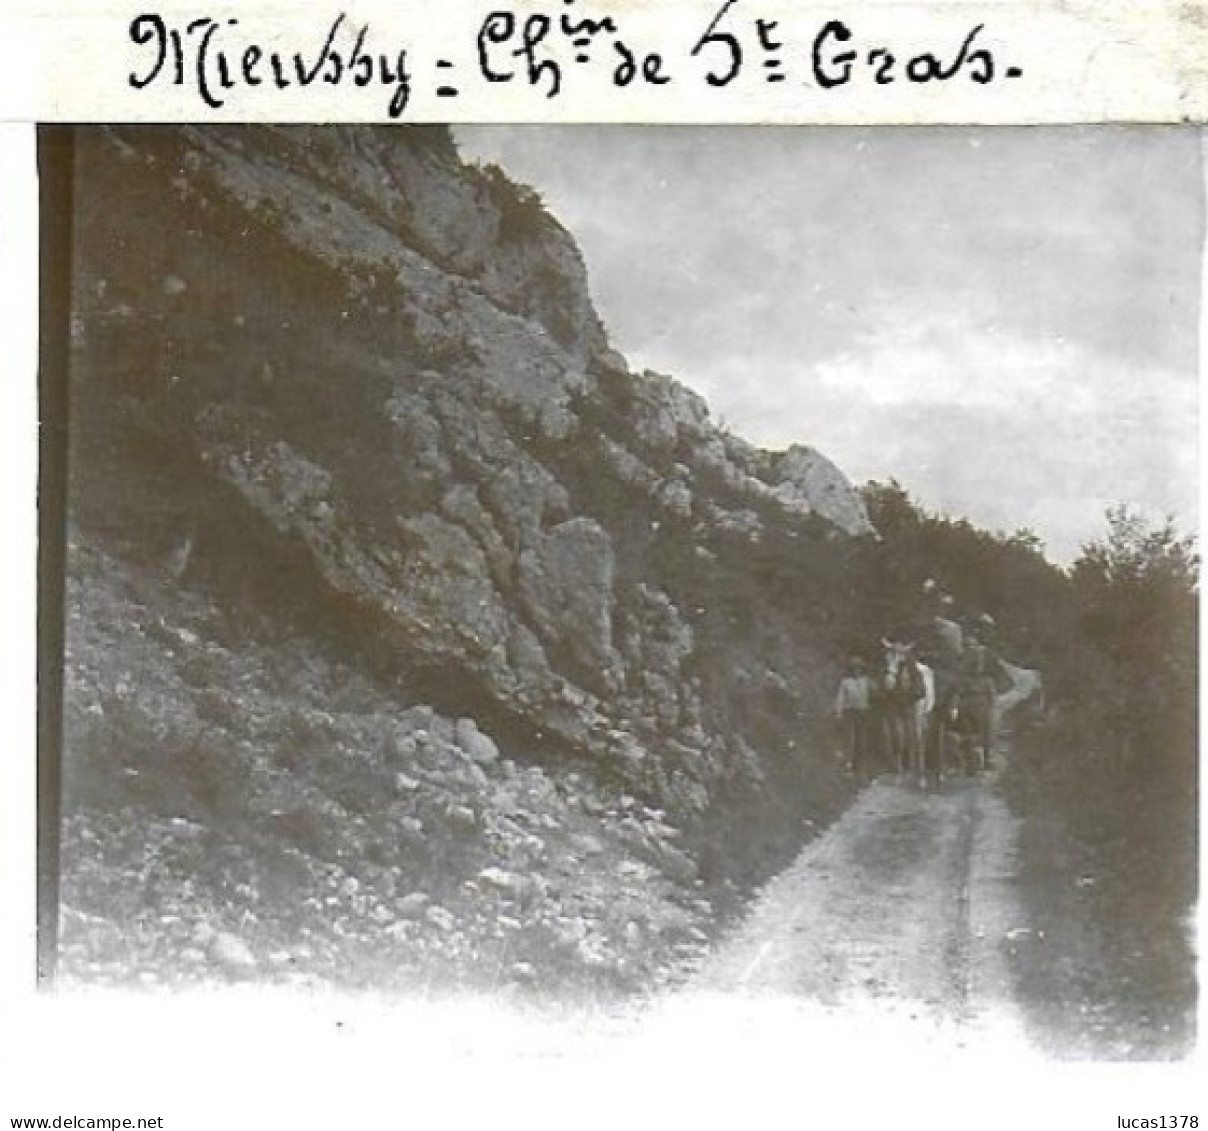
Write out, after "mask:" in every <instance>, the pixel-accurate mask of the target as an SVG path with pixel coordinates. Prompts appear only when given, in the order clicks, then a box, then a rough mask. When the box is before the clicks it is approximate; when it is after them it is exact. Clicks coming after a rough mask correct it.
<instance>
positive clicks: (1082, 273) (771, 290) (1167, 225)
mask: <svg viewBox="0 0 1208 1131" xmlns="http://www.w3.org/2000/svg"><path fill="white" fill-rule="evenodd" d="M457 136H458V140H459V144H460V146H461V149H462V152H463V154H464V155H465V156H466V157H467V158H477V159H480V160H483V161H494V162H497V163H498V164H500V165H501V166H503V168H504V169H506V170H507V171H508V172H509V173H510V174H511V175H512V176H513V178H515V179H518V180H520V181H522V182H524V183H527V184H530V185H532V186H534V187H535V188H536V189H537V190H538V191H539V192H540V193H541V195H542V197H543V198H544V199H545V201H546V203H547V205H548V206H549V208H550V209H551V211H553V212H554V214H555V215H557V216H558V218H559V219H560V220H561V221H562V222H563V223H564V224H565V225H566V226H567V227H568V228H569V229H570V230H571V232H572V233H573V234H574V235H575V237H576V239H577V240H578V242H579V245H580V247H581V248H582V250H583V254H584V257H585V259H586V261H587V266H588V271H589V275H590V282H591V289H592V294H593V296H594V298H595V301H596V305H597V307H598V309H599V311H600V313H601V315H602V317H603V319H604V322H605V324H606V326H607V327H608V330H609V333H610V336H611V338H612V341H613V344H614V345H615V346H617V347H618V348H619V349H620V350H621V351H622V352H623V353H624V354H625V355H626V356H627V357H628V358H629V360H630V362H631V364H632V365H634V366H636V367H649V368H652V369H657V370H660V371H661V372H665V373H670V374H671V375H673V376H674V377H676V378H677V379H679V380H681V381H683V382H684V383H685V384H688V385H690V386H692V387H694V388H696V389H697V390H699V391H700V392H701V393H703V394H704V395H705V396H706V397H707V398H708V400H709V402H710V404H711V406H712V410H713V414H714V417H715V418H717V419H722V420H724V421H726V422H727V423H728V424H729V425H730V426H731V427H733V428H734V429H735V430H736V431H737V432H739V433H740V434H742V435H744V436H746V437H747V438H748V439H750V440H752V441H754V442H756V443H758V444H760V445H762V446H765V447H773V448H775V447H783V446H786V445H788V444H790V443H792V442H794V441H804V442H806V443H810V444H813V445H815V446H816V447H818V448H819V449H820V450H822V451H823V452H825V453H826V454H827V455H829V456H830V457H831V458H833V459H834V460H835V461H836V462H837V463H838V464H839V465H840V466H841V467H842V468H843V469H844V470H845V471H846V472H847V474H848V475H849V476H850V477H851V478H852V479H853V480H855V481H856V482H862V481H863V480H865V479H868V478H878V479H884V478H888V477H890V476H893V477H896V478H897V479H898V480H899V481H900V482H901V483H902V484H903V485H904V486H906V487H907V488H908V489H910V491H911V492H912V494H914V495H915V496H916V497H917V498H919V499H920V500H921V501H922V502H923V503H924V504H925V505H927V506H928V507H930V508H932V509H936V510H940V511H943V512H946V513H949V514H952V515H962V516H965V517H968V518H969V519H971V520H972V521H974V522H976V523H978V524H979V525H982V526H986V527H989V528H991V529H1003V530H1008V531H1009V530H1014V529H1016V528H1018V527H1021V526H1029V527H1031V528H1033V529H1034V530H1035V531H1036V532H1037V533H1038V534H1039V535H1040V536H1041V537H1042V538H1043V539H1044V541H1045V543H1046V544H1047V546H1048V551H1049V554H1050V556H1051V557H1052V558H1054V559H1055V560H1058V561H1068V560H1070V559H1072V558H1073V557H1074V556H1075V555H1076V554H1077V552H1078V548H1079V546H1080V544H1081V543H1083V542H1085V541H1086V540H1087V539H1089V538H1092V537H1096V536H1098V535H1099V534H1101V533H1102V531H1103V510H1104V507H1105V506H1106V505H1107V504H1109V503H1113V502H1129V503H1132V504H1134V505H1136V506H1139V507H1141V508H1142V509H1144V510H1146V511H1148V512H1150V513H1152V514H1154V515H1155V516H1161V515H1164V514H1166V513H1171V512H1173V513H1175V514H1176V515H1177V516H1178V518H1179V521H1180V524H1181V526H1182V527H1183V528H1184V529H1188V530H1190V529H1194V528H1195V524H1196V507H1197V461H1196V441H1197V423H1196V415H1197V407H1198V397H1197V372H1198V330H1199V319H1200V282H1201V276H1200V259H1201V253H1202V249H1203V241H1204V231H1203V225H1204V182H1203V177H1202V171H1201V158H1200V143H1199V138H1198V136H1197V134H1196V132H1195V131H1194V130H1191V129H1155V128H1136V127H1124V128H1121V127H1097V128H1057V129H1054V128H1049V129H999V130H987V129H979V130H973V129H948V130H938V129H912V130H905V129H864V130H856V129H851V130H847V129H835V128H831V129H820V128H806V127H799V128H772V127H739V128H732V129H731V128H722V127H705V128H694V127H595V126H592V127H582V126H580V127H576V126H565V127H554V128H551V127H536V126H506V127H475V128H458V130H457Z"/></svg>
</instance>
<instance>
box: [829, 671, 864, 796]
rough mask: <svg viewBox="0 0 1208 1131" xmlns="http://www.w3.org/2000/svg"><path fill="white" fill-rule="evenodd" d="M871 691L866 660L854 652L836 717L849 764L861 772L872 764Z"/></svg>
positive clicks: (840, 688) (837, 702) (844, 679)
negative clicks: (870, 758)
mask: <svg viewBox="0 0 1208 1131" xmlns="http://www.w3.org/2000/svg"><path fill="white" fill-rule="evenodd" d="M871 691H872V688H871V685H870V682H869V678H868V673H867V668H866V666H865V663H864V661H863V660H862V659H861V658H860V657H859V656H852V657H851V658H850V659H849V660H848V663H847V673H846V674H845V675H844V676H843V678H842V679H841V680H840V681H839V694H838V696H837V697H836V699H835V718H836V719H838V721H839V725H840V727H841V728H842V730H843V737H844V745H845V747H846V751H847V764H848V766H849V768H850V769H851V770H852V772H853V773H855V774H857V775H859V776H862V775H863V774H865V773H866V772H867V770H868V768H869V766H868V763H869V743H870V738H871V724H870V721H869V720H870V715H869V712H870V709H871V705H872V704H871V699H872V696H871Z"/></svg>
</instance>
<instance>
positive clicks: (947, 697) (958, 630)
mask: <svg viewBox="0 0 1208 1131" xmlns="http://www.w3.org/2000/svg"><path fill="white" fill-rule="evenodd" d="M910 635H911V636H913V639H910V640H908V641H899V640H894V639H889V638H885V637H882V639H881V640H880V645H879V647H878V648H877V649H874V650H873V651H872V655H871V657H870V656H869V655H868V654H867V653H865V654H854V655H852V656H850V657H849V659H848V662H847V668H846V671H845V674H844V676H843V678H842V680H841V681H840V683H839V690H838V695H837V697H836V701H835V715H836V717H837V719H838V721H839V724H840V727H841V729H842V731H843V737H844V746H845V755H846V758H847V764H848V766H849V767H850V769H851V770H852V772H853V773H855V774H856V775H857V776H860V777H871V776H874V775H875V774H876V773H877V772H878V771H879V770H881V769H892V770H896V771H897V772H898V773H899V774H902V775H911V776H914V777H917V778H918V780H919V782H920V783H921V784H929V783H934V784H936V785H938V784H941V783H942V781H943V778H944V774H945V771H946V770H947V769H948V768H949V767H950V766H951V765H953V764H954V763H957V764H959V765H960V767H961V769H963V770H964V772H966V773H975V772H977V771H979V770H984V769H988V768H989V767H990V764H991V760H992V759H993V757H994V750H995V737H996V735H995V731H996V719H995V702H996V700H997V698H998V695H999V691H1000V688H1001V685H1002V684H1003V682H1004V681H1006V682H1007V683H1008V684H1009V682H1010V676H1009V672H1008V669H1007V668H1006V666H1005V665H1004V664H1003V662H1002V659H1001V658H1000V657H999V655H998V651H997V640H996V638H997V626H996V624H995V622H994V620H993V618H992V617H991V616H989V614H987V613H979V614H977V615H976V616H973V617H969V618H967V619H965V620H964V622H962V620H961V619H960V618H959V617H958V615H957V612H956V606H955V602H954V601H953V599H952V598H951V597H949V596H947V595H945V594H943V593H942V592H941V591H940V590H939V587H938V586H937V585H936V583H935V582H934V581H927V582H926V583H924V586H923V610H922V613H921V614H920V617H919V620H918V623H917V624H915V625H914V626H913V631H912V633H911V634H910Z"/></svg>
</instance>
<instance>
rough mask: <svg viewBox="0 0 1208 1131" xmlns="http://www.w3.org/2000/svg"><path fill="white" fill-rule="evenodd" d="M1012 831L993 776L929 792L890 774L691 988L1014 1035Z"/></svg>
mask: <svg viewBox="0 0 1208 1131" xmlns="http://www.w3.org/2000/svg"><path fill="white" fill-rule="evenodd" d="M1014 842H1015V822H1014V820H1013V819H1012V818H1011V816H1010V815H1009V813H1008V812H1007V810H1006V807H1005V805H1004V804H1003V802H1002V801H1001V799H1000V798H999V797H998V795H997V793H996V790H995V781H994V776H993V775H992V774H991V775H988V776H985V777H982V778H979V779H968V778H960V777H958V778H955V779H949V781H947V782H946V783H945V785H944V786H943V787H942V789H940V790H930V791H929V790H925V789H922V788H920V787H919V786H918V785H917V784H914V783H913V782H912V783H905V782H900V781H899V780H898V779H897V778H896V777H895V776H892V775H886V776H885V777H883V778H881V779H880V780H878V781H876V782H874V783H873V784H872V785H870V786H869V787H868V788H867V789H866V790H865V791H864V792H863V794H862V795H861V796H860V798H859V800H858V801H857V803H856V804H855V805H854V806H853V807H852V808H851V809H850V810H849V811H848V812H847V813H846V814H845V815H844V817H843V818H842V819H841V820H840V821H839V822H838V823H836V824H835V825H834V826H832V827H831V828H830V829H829V830H828V831H827V832H826V834H825V835H824V836H822V837H820V838H819V839H818V840H817V841H815V842H814V843H813V844H812V845H810V846H809V847H808V848H807V849H806V850H805V852H804V853H803V854H802V855H801V857H800V858H799V859H798V860H797V861H796V862H795V863H794V864H793V865H792V866H791V867H790V868H789V869H788V870H787V871H785V872H783V873H781V874H780V875H779V876H777V877H776V878H775V879H774V880H773V881H772V882H771V883H770V884H769V885H768V886H767V888H766V889H765V890H764V891H763V893H762V894H761V896H760V897H759V899H758V900H757V902H756V904H755V906H754V908H753V911H752V913H751V915H750V916H749V917H748V918H747V919H746V920H745V921H744V923H743V924H742V925H741V926H740V927H739V928H738V930H737V931H736V932H735V934H734V935H733V936H732V937H731V938H730V939H729V940H728V941H727V942H725V943H723V945H722V946H721V947H720V948H719V949H718V951H717V952H716V953H715V955H714V956H713V958H712V959H711V960H710V962H709V963H708V964H707V965H706V967H705V968H704V969H703V970H702V971H701V973H700V975H699V977H698V978H697V980H696V983H695V985H694V987H693V989H694V990H696V991H698V992H702V993H727V994H729V993H734V992H737V993H738V994H740V995H755V996H762V995H776V996H781V997H788V998H791V999H794V1000H796V1001H803V1002H809V1003H812V1005H814V1006H820V1007H821V1008H822V1009H823V1010H824V1011H826V1012H831V1013H833V1014H834V1015H836V1016H839V1015H843V1014H847V1013H850V1012H851V1011H857V1012H863V1013H866V1014H867V1013H869V1012H872V1013H874V1014H885V1015H890V1014H892V1015H895V1016H897V1017H899V1018H901V1019H909V1020H910V1021H912V1022H921V1023H923V1024H924V1025H929V1026H930V1027H933V1028H935V1029H937V1030H939V1031H941V1032H944V1033H947V1034H948V1035H949V1036H952V1037H956V1038H957V1039H958V1040H959V1039H961V1038H962V1035H963V1037H964V1038H969V1037H972V1036H974V1035H976V1034H977V1033H979V1032H980V1033H982V1034H983V1035H987V1034H988V1033H990V1032H993V1033H994V1035H995V1036H996V1037H997V1038H1000V1039H1001V1038H1007V1039H1008V1040H1009V1041H1010V1042H1011V1043H1016V1042H1019V1043H1020V1044H1022V1042H1023V1037H1022V1022H1021V1020H1020V1018H1019V1016H1018V1013H1017V1011H1016V1008H1015V1006H1014V1004H1013V1002H1012V994H1011V981H1010V976H1009V971H1008V968H1007V957H1008V951H1009V948H1010V947H1011V946H1012V944H1013V943H1014V942H1015V941H1016V940H1018V939H1020V938H1023V937H1025V936H1026V934H1027V931H1028V928H1027V926H1026V925H1025V923H1024V920H1023V916H1022V912H1021V910H1020V905H1019V901H1018V899H1017V893H1016V887H1015V876H1014V873H1015V866H1014V861H1015V856H1014Z"/></svg>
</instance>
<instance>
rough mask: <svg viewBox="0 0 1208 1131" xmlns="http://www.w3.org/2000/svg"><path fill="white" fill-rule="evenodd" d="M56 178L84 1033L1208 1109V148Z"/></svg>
mask: <svg viewBox="0 0 1208 1131" xmlns="http://www.w3.org/2000/svg"><path fill="white" fill-rule="evenodd" d="M39 147H40V156H41V160H42V170H43V180H42V207H43V211H44V215H45V214H46V212H47V210H49V212H50V214H51V215H52V216H54V222H55V224H56V226H57V232H58V234H57V235H56V236H55V238H54V239H52V241H51V246H50V249H49V250H50V252H51V254H48V253H47V252H48V249H47V247H46V245H45V244H44V247H43V281H42V294H43V301H44V303H49V304H50V307H51V308H52V310H57V311H58V312H59V315H60V316H61V325H62V336H61V339H60V341H59V342H58V344H57V345H55V344H54V343H51V345H50V346H49V347H48V345H47V343H46V342H43V347H42V348H43V374H42V382H43V402H42V403H43V419H42V448H43V461H44V462H43V467H44V480H43V484H44V495H43V518H42V527H41V537H42V540H43V554H44V556H43V563H44V567H43V572H42V574H41V576H40V579H39V583H40V587H41V589H42V593H43V602H44V605H43V610H44V616H43V621H42V637H41V642H40V665H41V667H40V670H41V673H42V677H43V678H42V686H41V705H40V707H41V712H42V714H41V716H40V717H41V720H42V734H41V749H40V775H41V784H42V793H41V801H40V807H39V813H38V818H39V830H38V831H39V844H40V853H39V922H40V928H41V935H40V938H39V957H40V963H41V973H42V978H43V981H44V983H45V985H46V986H47V987H48V988H49V989H51V990H52V991H53V993H54V994H55V995H56V996H58V997H60V998H70V997H71V996H72V995H87V996H89V997H90V998H95V995H98V994H100V995H104V994H114V995H121V996H122V999H123V1000H125V999H126V998H128V997H130V996H132V995H137V998H138V999H139V1000H142V999H144V998H155V997H164V998H173V999H175V998H181V999H187V998H192V997H198V996H204V995H213V994H223V993H228V992H235V991H238V992H239V993H258V994H266V995H270V996H271V997H272V999H273V1000H275V1001H279V1000H290V999H294V998H303V999H305V998H308V997H314V996H315V995H322V996H324V997H330V996H331V995H337V996H338V995H348V996H350V997H351V998H353V999H355V1000H359V1001H370V1002H372V1003H375V1004H376V1005H380V1006H382V1007H383V1008H386V1007H393V1006H398V1005H403V1004H407V1003H410V1004H412V1005H418V1006H423V1007H436V1006H439V1005H441V1004H442V1003H457V1002H464V1001H473V1002H478V1003H485V1004H486V1005H487V1006H488V1007H489V1008H491V1009H498V1010H500V1011H503V1012H504V1013H506V1014H507V1015H509V1016H510V1015H516V1016H520V1017H525V1018H536V1019H542V1018H552V1019H554V1020H555V1021H556V1020H557V1019H560V1018H561V1019H565V1018H573V1019H575V1024H576V1025H580V1024H581V1025H582V1026H583V1027H585V1028H587V1029H589V1030H591V1031H593V1032H596V1033H598V1032H599V1031H601V1030H602V1031H604V1032H606V1033H607V1034H610V1035H611V1037H610V1039H616V1040H622V1039H624V1037H625V1036H626V1035H629V1034H634V1033H639V1034H640V1033H642V1032H643V1031H644V1030H645V1029H647V1028H649V1027H650V1026H654V1027H655V1028H656V1029H657V1027H658V1026H659V1025H660V1024H664V1025H667V1026H673V1025H674V1024H675V1022H674V1020H673V1019H674V1018H676V1017H680V1016H694V1015H693V1014H691V1011H690V1008H689V1007H690V1004H691V1003H694V1002H709V1003H712V1007H713V1008H714V1009H715V1010H716V1011H717V1013H716V1015H717V1016H719V1017H725V1018H727V1019H729V1022H730V1023H733V1024H736V1025H738V1026H740V1027H741V1024H742V1018H743V1017H744V1016H747V1015H748V1013H747V1011H751V1015H754V1014H755V1013H757V1012H758V1011H759V1010H760V1009H761V1008H766V1007H768V1006H769V1003H771V1004H772V1006H773V1007H774V1008H775V1009H776V1010H777V1015H778V1017H780V1018H781V1019H782V1020H783V1019H787V1020H788V1021H789V1022H792V1021H794V1020H800V1022H801V1024H802V1025H808V1026H809V1027H810V1031H811V1032H814V1033H818V1032H822V1033H832V1034H834V1035H835V1040H836V1041H838V1042H840V1043H842V1042H844V1041H848V1040H850V1041H851V1042H852V1047H853V1048H856V1047H865V1046H862V1045H861V1042H871V1044H869V1045H867V1047H876V1043H877V1038H878V1035H879V1036H880V1038H881V1039H882V1040H883V1041H884V1042H885V1043H888V1042H890V1041H892V1042H893V1043H894V1044H896V1045H897V1046H899V1047H901V1048H903V1049H906V1050H908V1052H907V1053H906V1055H909V1056H911V1057H915V1056H925V1055H929V1054H930V1053H931V1052H933V1051H935V1052H937V1053H938V1052H945V1053H950V1052H951V1050H952V1049H954V1048H955V1049H958V1050H960V1054H961V1055H963V1056H965V1057H967V1058H969V1059H976V1058H978V1057H981V1056H985V1057H988V1056H991V1055H994V1056H1000V1055H1007V1054H1011V1055H1018V1056H1020V1057H1024V1058H1031V1059H1033V1060H1037V1061H1040V1062H1044V1063H1049V1062H1061V1061H1080V1062H1093V1063H1107V1062H1121V1061H1130V1062H1131V1061H1137V1062H1180V1061H1184V1060H1186V1059H1187V1058H1188V1057H1191V1056H1192V1055H1193V1054H1194V1053H1195V1051H1196V1026H1197V1015H1196V1002H1197V996H1198V991H1197V978H1196V958H1195V920H1196V915H1197V911H1198V903H1197V892H1198V876H1197V866H1198V859H1199V842H1198V763H1197V757H1198V730H1197V727H1198V713H1197V694H1198V686H1199V673H1198V637H1197V621H1198V597H1199V591H1198V578H1199V557H1198V529H1197V521H1198V505H1199V500H1198V478H1199V470H1198V454H1197V439H1198V411H1199V400H1198V385H1197V381H1198V367H1199V364H1200V356H1199V350H1200V344H1199V336H1200V329H1201V284H1202V270H1203V267H1202V262H1203V252H1204V239H1205V228H1204V225H1205V157H1204V149H1203V146H1202V139H1201V133H1200V131H1199V130H1198V129H1197V128H1195V127H1159V126H1063V127H1044V128H1040V127H1030V128H1018V127H1016V128H985V127H981V128H979V127H972V126H953V127H942V128H941V127H932V128H905V127H859V128H855V127H853V128H842V127H825V128H823V127H792V126H775V127H773V126H766V127H761V126H737V127H721V126H647V125H625V126H622V125H611V126H605V125H567V126H537V125H533V126H523V125H506V126H503V125H489V126H488V125H484V126H464V125H458V126H451V127H445V126H439V125H422V126H420V125H415V126H374V125H314V126H302V125H280V126H270V125H251V124H249V125H214V124H206V125H161V126H155V125H146V124H133V125H99V124H98V125H89V126H76V127H66V126H63V127H44V128H43V129H42V130H41V134H40V139H39ZM45 230H46V229H45V228H44V232H45ZM47 461H49V464H48V462H47ZM47 466H49V467H50V469H51V470H50V472H49V475H50V478H49V479H47V478H45V476H46V475H47V474H48V473H47V472H46V470H45V469H46V468H47ZM47 484H49V494H47V493H46V492H47V490H48V488H47ZM47 609H49V611H50V615H49V618H48V616H47V615H46V610H47ZM48 625H49V628H48ZM684 1011H686V1012H684ZM702 1016H704V1017H707V1016H709V1014H708V1013H707V1012H706V1013H705V1014H703V1015H702ZM706 1029H707V1024H706ZM696 1036H697V1039H699V1040H702V1041H703V1040H706V1039H707V1032H706V1031H704V1030H702V1031H699V1032H698V1033H697V1034H696ZM731 1036H732V1034H731ZM568 1039H569V1038H568ZM593 1039H604V1038H600V1037H598V1036H597V1037H595V1038H593Z"/></svg>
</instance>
